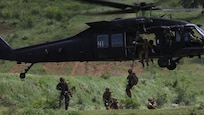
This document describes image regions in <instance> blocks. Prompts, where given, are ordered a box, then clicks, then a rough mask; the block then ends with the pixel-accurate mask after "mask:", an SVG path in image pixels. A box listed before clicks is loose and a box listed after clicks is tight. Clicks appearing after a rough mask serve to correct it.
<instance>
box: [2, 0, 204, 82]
mask: <svg viewBox="0 0 204 115" xmlns="http://www.w3.org/2000/svg"><path fill="white" fill-rule="evenodd" d="M78 1H83V2H88V3H93V4H99V5H104V6H109V7H114V8H117V9H119V10H116V11H110V12H104V14H119V13H135V12H139V11H141V12H142V14H143V15H142V16H141V17H134V18H128V19H114V20H112V21H98V22H91V23H87V25H89V28H88V29H86V30H84V31H82V32H80V33H79V34H77V35H75V36H73V37H70V38H66V39H62V40H57V41H52V42H47V43H42V44H37V45H33V46H28V47H23V48H18V49H12V48H11V47H10V46H9V45H8V43H7V42H6V41H4V39H3V38H0V59H3V60H11V61H17V64H21V63H22V62H25V63H30V64H31V65H30V66H29V67H28V68H27V69H25V72H23V73H21V74H20V78H25V74H26V73H27V72H28V71H29V69H30V68H31V67H32V66H33V64H35V63H39V62H70V61H81V62H82V61H128V60H136V59H139V56H138V47H137V46H138V44H137V42H138V37H137V36H140V35H141V36H146V35H148V36H149V35H150V37H151V36H153V39H154V41H155V42H156V43H155V48H156V50H155V52H154V53H150V54H149V58H158V64H159V66H160V67H167V68H168V69H170V70H173V69H175V68H176V64H177V62H178V61H179V60H180V59H181V58H182V57H187V56H200V55H201V54H202V53H203V51H204V47H203V46H204V44H203V39H204V30H203V29H201V28H200V27H199V26H197V25H195V24H192V23H189V22H187V21H182V20H174V19H165V18H151V17H150V18H147V17H145V12H146V11H151V10H159V8H157V7H156V6H155V5H154V4H152V3H150V4H147V3H140V4H134V5H126V4H121V3H115V2H109V1H104V0H78ZM169 32H171V36H167V34H168V33H169ZM192 32H194V34H195V35H196V36H197V37H196V39H197V40H198V41H200V42H199V43H196V42H194V41H192V40H191V39H190V35H189V33H192ZM132 38H134V39H132ZM148 39H149V38H148Z"/></svg>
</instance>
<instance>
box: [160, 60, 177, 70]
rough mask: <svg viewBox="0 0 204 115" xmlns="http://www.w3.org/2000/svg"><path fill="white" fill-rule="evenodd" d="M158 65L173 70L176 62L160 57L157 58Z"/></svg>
mask: <svg viewBox="0 0 204 115" xmlns="http://www.w3.org/2000/svg"><path fill="white" fill-rule="evenodd" d="M158 65H159V67H162V68H164V67H166V68H167V69H169V70H174V69H175V68H176V62H175V61H174V60H173V59H171V58H167V57H160V58H159V60H158Z"/></svg>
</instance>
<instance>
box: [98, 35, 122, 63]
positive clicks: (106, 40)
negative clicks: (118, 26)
mask: <svg viewBox="0 0 204 115" xmlns="http://www.w3.org/2000/svg"><path fill="white" fill-rule="evenodd" d="M95 38H96V42H95V43H96V50H95V57H96V58H97V59H101V60H122V59H123V58H124V56H125V50H124V49H125V46H124V45H125V43H124V34H123V33H111V34H97V35H96V37H95Z"/></svg>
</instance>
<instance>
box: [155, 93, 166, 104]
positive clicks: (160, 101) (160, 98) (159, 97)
mask: <svg viewBox="0 0 204 115" xmlns="http://www.w3.org/2000/svg"><path fill="white" fill-rule="evenodd" d="M156 97H157V98H156V99H155V101H156V102H157V105H158V106H159V107H161V106H163V105H164V104H165V103H167V102H168V100H167V99H168V97H167V94H166V93H162V92H159V93H157V96H156Z"/></svg>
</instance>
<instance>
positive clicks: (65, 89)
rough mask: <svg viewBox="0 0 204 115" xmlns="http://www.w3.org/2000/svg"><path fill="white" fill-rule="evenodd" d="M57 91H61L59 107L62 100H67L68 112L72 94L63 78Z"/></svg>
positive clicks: (66, 107)
mask: <svg viewBox="0 0 204 115" xmlns="http://www.w3.org/2000/svg"><path fill="white" fill-rule="evenodd" d="M56 89H57V90H60V91H61V93H60V96H59V107H61V104H62V100H63V99H64V98H65V109H66V110H67V109H68V106H69V100H70V97H69V95H70V96H71V97H72V94H71V92H70V90H69V86H68V84H67V83H66V82H65V80H64V78H62V77H61V78H60V82H59V83H58V84H57V86H56Z"/></svg>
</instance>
